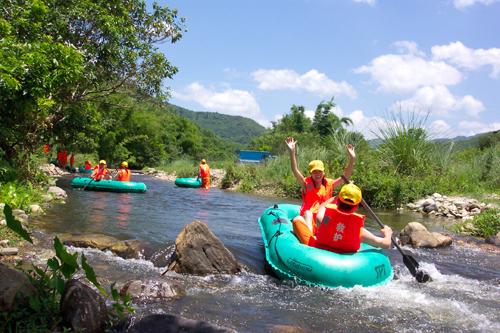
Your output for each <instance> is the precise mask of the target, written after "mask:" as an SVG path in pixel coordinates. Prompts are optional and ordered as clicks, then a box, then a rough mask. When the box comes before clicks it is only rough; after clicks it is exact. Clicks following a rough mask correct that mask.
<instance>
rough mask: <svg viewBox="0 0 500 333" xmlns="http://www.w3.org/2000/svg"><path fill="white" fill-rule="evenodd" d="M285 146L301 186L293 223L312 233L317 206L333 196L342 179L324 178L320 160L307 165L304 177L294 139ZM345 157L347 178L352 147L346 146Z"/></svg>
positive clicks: (350, 163) (314, 227)
mask: <svg viewBox="0 0 500 333" xmlns="http://www.w3.org/2000/svg"><path fill="white" fill-rule="evenodd" d="M285 143H286V146H287V148H288V150H289V151H290V162H291V167H292V172H293V174H294V176H295V178H296V179H297V181H298V182H299V184H300V185H301V192H302V206H301V208H300V215H298V216H296V217H294V219H293V222H294V223H295V222H299V221H300V222H302V223H305V225H306V226H307V227H308V228H309V229H311V230H312V231H313V232H314V231H315V230H316V224H315V223H313V221H314V220H315V218H316V213H317V212H318V208H319V205H320V204H322V203H323V202H325V201H326V200H328V199H330V198H331V197H332V196H333V189H334V188H335V187H337V186H339V185H341V184H343V183H344V181H343V180H342V178H340V177H339V178H337V179H332V178H327V177H325V167H324V165H323V162H322V161H320V160H314V161H311V162H310V163H309V168H308V169H309V176H308V177H304V176H303V175H302V173H300V171H299V169H298V167H297V157H296V156H295V155H296V145H297V141H295V139H294V138H292V137H288V138H287V139H286V140H285ZM346 148H347V155H348V156H349V162H348V164H347V166H346V168H345V169H344V175H345V176H346V177H347V178H349V177H350V175H351V173H352V169H353V167H354V161H355V160H356V153H355V152H354V147H353V146H352V145H351V144H349V145H347V147H346Z"/></svg>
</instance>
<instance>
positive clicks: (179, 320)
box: [127, 314, 236, 333]
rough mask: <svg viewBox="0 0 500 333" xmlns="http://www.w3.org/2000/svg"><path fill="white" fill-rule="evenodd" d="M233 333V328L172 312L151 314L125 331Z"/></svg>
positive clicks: (132, 332)
mask: <svg viewBox="0 0 500 333" xmlns="http://www.w3.org/2000/svg"><path fill="white" fill-rule="evenodd" d="M159 332H161V333H178V332H182V333H235V332H236V331H235V330H232V329H229V328H225V327H220V326H216V325H213V324H210V323H208V322H205V321H201V320H193V319H186V318H183V317H180V316H176V315H173V314H152V315H148V316H146V317H144V318H142V319H140V320H138V321H137V322H134V323H133V324H132V326H131V327H129V328H128V330H127V333H159Z"/></svg>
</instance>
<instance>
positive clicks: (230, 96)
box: [172, 82, 269, 126]
mask: <svg viewBox="0 0 500 333" xmlns="http://www.w3.org/2000/svg"><path fill="white" fill-rule="evenodd" d="M172 96H173V97H174V98H177V99H180V100H183V101H193V102H196V103H198V104H200V105H201V106H202V107H204V108H206V109H208V111H213V112H220V113H224V114H229V115H235V116H243V117H248V118H252V119H254V120H255V121H257V122H259V123H263V124H267V126H269V122H268V121H267V120H265V119H264V117H263V116H262V114H261V111H260V107H259V104H258V103H257V101H256V100H255V98H254V96H253V95H252V94H251V93H250V92H248V91H245V90H237V89H225V90H224V91H222V92H217V91H214V90H213V89H209V88H206V87H204V86H203V85H202V84H200V83H198V82H194V83H191V84H190V85H188V86H187V87H186V88H185V89H184V90H183V91H182V92H179V91H173V92H172Z"/></svg>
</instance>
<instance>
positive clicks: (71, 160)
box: [69, 153, 75, 170]
mask: <svg viewBox="0 0 500 333" xmlns="http://www.w3.org/2000/svg"><path fill="white" fill-rule="evenodd" d="M69 168H70V170H73V169H74V168H75V155H74V154H73V153H71V156H70V157H69Z"/></svg>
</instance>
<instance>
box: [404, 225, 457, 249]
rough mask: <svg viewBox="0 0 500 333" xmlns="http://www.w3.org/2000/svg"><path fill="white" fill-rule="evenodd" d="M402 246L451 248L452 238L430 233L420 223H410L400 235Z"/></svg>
mask: <svg viewBox="0 0 500 333" xmlns="http://www.w3.org/2000/svg"><path fill="white" fill-rule="evenodd" d="M399 240H400V242H401V244H403V245H406V244H409V245H411V246H413V247H426V248H437V247H444V246H449V245H451V243H452V238H451V237H449V236H445V235H442V234H440V233H437V232H429V231H428V230H427V229H426V228H425V227H424V226H423V225H422V224H420V223H418V222H410V223H408V224H407V225H406V226H405V227H404V229H403V230H402V231H401V233H400V234H399Z"/></svg>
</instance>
